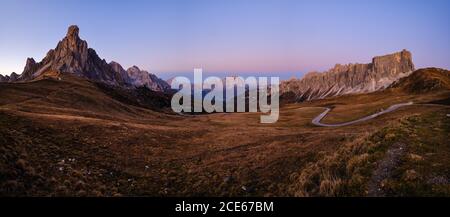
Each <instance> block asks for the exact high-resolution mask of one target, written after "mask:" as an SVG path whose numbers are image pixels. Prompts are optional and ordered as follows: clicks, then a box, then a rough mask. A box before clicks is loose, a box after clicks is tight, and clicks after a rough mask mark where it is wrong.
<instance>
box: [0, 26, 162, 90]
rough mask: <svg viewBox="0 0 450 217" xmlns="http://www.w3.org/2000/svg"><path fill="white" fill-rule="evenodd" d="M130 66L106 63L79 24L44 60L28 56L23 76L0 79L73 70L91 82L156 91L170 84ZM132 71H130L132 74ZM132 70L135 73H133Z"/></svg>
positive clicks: (25, 78)
mask: <svg viewBox="0 0 450 217" xmlns="http://www.w3.org/2000/svg"><path fill="white" fill-rule="evenodd" d="M135 68H137V67H131V68H130V69H129V70H127V71H125V70H124V69H123V68H122V66H121V65H120V64H119V63H116V62H111V63H109V64H108V63H107V62H106V61H105V60H104V59H101V58H100V57H99V56H98V55H97V53H96V51H95V50H94V49H92V48H89V47H88V44H87V42H86V41H84V40H82V39H80V37H79V28H78V26H75V25H73V26H70V27H69V29H68V31H67V35H66V36H65V37H64V38H63V39H62V40H61V41H60V42H59V43H58V45H57V46H56V48H55V49H51V50H50V51H48V53H47V55H46V56H45V57H44V59H42V61H41V62H36V61H35V60H34V59H33V58H28V59H27V61H26V64H25V67H24V70H23V72H22V74H21V75H18V76H17V75H16V74H12V75H11V76H5V77H3V78H0V81H3V82H24V81H31V80H35V79H40V78H42V77H46V76H49V75H50V74H51V75H52V76H54V75H58V74H59V73H71V74H74V75H77V76H80V77H84V78H87V79H89V80H92V81H96V82H101V83H105V84H108V85H114V86H122V87H141V86H147V87H148V88H149V89H151V90H154V91H164V90H166V89H168V87H169V85H168V84H167V83H166V82H165V81H163V80H161V79H159V78H157V77H156V76H155V75H153V74H150V73H148V72H146V71H141V70H139V68H137V69H138V71H136V70H135ZM129 72H130V73H129ZM131 72H132V73H131Z"/></svg>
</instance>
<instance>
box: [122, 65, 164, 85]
mask: <svg viewBox="0 0 450 217" xmlns="http://www.w3.org/2000/svg"><path fill="white" fill-rule="evenodd" d="M127 75H128V78H129V80H130V82H131V83H132V84H133V85H134V86H136V87H139V86H146V87H148V88H149V89H151V90H157V91H164V90H168V89H170V86H169V84H167V82H165V81H164V80H162V79H160V78H158V77H156V75H153V74H150V73H148V72H147V71H144V70H141V69H139V68H138V67H137V66H132V67H130V68H129V69H127Z"/></svg>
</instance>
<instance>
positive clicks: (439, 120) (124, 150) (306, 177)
mask: <svg viewBox="0 0 450 217" xmlns="http://www.w3.org/2000/svg"><path fill="white" fill-rule="evenodd" d="M39 82H41V83H37V82H33V83H28V84H19V85H2V86H0V95H1V96H7V97H2V98H1V99H0V132H1V133H0V156H2V158H1V159H0V168H1V169H0V172H1V176H0V177H1V179H0V189H1V192H0V194H1V195H106V196H110V195H153V196H167V195H169V196H170V195H171V196H192V195H208V196H212V195H214V196H252V195H253V196H286V195H360V196H362V195H367V194H368V192H367V191H368V185H369V183H370V182H371V180H372V177H373V173H374V169H375V168H376V167H377V165H379V162H380V161H381V160H383V159H384V158H385V155H386V152H387V151H388V150H389V148H391V147H392V146H393V144H396V143H398V142H402V144H405V147H406V148H407V152H406V153H405V154H404V155H402V158H401V159H402V161H401V164H399V165H396V167H395V168H396V170H394V171H392V172H391V173H392V174H389V178H388V179H387V180H386V181H384V182H383V183H382V184H383V186H384V187H383V193H384V194H385V195H415V194H419V195H442V194H444V195H448V188H447V187H448V178H449V177H448V175H447V174H449V173H448V166H447V165H449V164H448V156H449V152H450V150H448V144H447V141H448V123H449V119H448V118H446V116H445V115H446V114H448V113H450V111H449V109H448V108H445V107H442V106H419V105H417V106H411V107H407V108H402V109H399V110H398V111H395V112H393V113H390V114H386V115H384V116H381V117H378V118H376V119H374V120H371V121H368V122H365V123H361V124H357V125H354V126H347V127H342V128H322V127H316V126H313V125H311V124H310V121H311V119H312V118H313V117H314V116H316V115H317V114H319V113H320V112H321V111H322V110H323V109H321V108H314V106H329V105H334V106H335V109H334V110H333V111H332V113H331V115H330V117H329V118H330V119H329V120H327V121H330V122H332V121H342V120H352V119H356V118H359V117H360V116H363V115H365V113H370V112H369V111H372V110H377V109H378V108H381V107H384V106H389V105H390V104H392V103H394V102H403V101H404V100H405V99H408V100H409V99H411V100H414V101H415V102H428V101H436V100H441V99H445V98H446V97H448V92H445V91H444V92H435V91H433V92H430V93H421V94H406V93H402V92H400V91H393V92H392V93H391V94H380V93H375V94H363V95H356V96H343V97H339V98H333V99H326V100H320V101H315V102H309V103H302V104H290V105H286V106H285V107H283V108H282V109H281V115H280V120H279V121H278V122H277V123H276V124H273V125H264V124H259V115H260V114H211V115H201V116H183V117H182V116H174V115H168V114H163V113H159V112H154V111H151V110H148V109H144V108H140V107H137V106H129V105H126V104H124V103H122V102H120V101H117V100H115V99H114V98H111V97H110V96H108V95H106V94H105V93H104V92H103V91H100V90H99V89H98V87H96V86H94V85H92V84H91V83H89V82H85V81H82V80H75V81H70V82H66V81H65V80H64V79H63V81H54V80H41V81H39ZM43 82H44V83H43ZM355 102H358V104H355ZM433 120H434V121H433ZM416 121H417V122H416ZM411 135H417V136H411ZM430 138H432V139H430ZM416 155H417V156H416ZM72 159H75V160H72ZM409 159H413V160H414V161H410V160H409ZM420 159H423V160H420ZM63 160H64V161H63ZM417 160H418V161H417ZM442 162H444V163H442ZM61 168H62V169H61ZM408 171H409V172H408ZM406 173H407V174H406ZM405 174H406V175H405ZM405 176H407V177H408V178H407V180H408V181H407V180H405V179H404V177H405ZM446 181H447V184H446V185H445V184H444V185H443V184H442V183H446ZM428 183H432V184H428ZM433 183H435V184H433ZM375 184H381V183H375ZM442 186H443V187H442Z"/></svg>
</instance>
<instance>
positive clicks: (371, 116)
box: [311, 102, 413, 127]
mask: <svg viewBox="0 0 450 217" xmlns="http://www.w3.org/2000/svg"><path fill="white" fill-rule="evenodd" d="M412 104H413V102H408V103H400V104H395V105H392V106H391V107H389V108H387V109H386V110H383V111H381V112H377V113H375V114H372V115H369V116H366V117H363V118H360V119H358V120H354V121H349V122H344V123H338V124H323V123H320V121H321V120H322V119H323V118H324V117H325V115H327V113H328V112H329V111H330V110H331V109H330V108H326V110H325V111H324V112H322V113H321V114H320V115H318V116H317V117H315V118H314V119H313V120H312V121H311V123H312V124H314V125H316V126H321V127H343V126H348V125H351V124H356V123H359V122H363V121H367V120H370V119H373V118H376V117H378V116H380V115H382V114H386V113H389V112H392V111H395V110H397V109H398V108H400V107H403V106H408V105H412Z"/></svg>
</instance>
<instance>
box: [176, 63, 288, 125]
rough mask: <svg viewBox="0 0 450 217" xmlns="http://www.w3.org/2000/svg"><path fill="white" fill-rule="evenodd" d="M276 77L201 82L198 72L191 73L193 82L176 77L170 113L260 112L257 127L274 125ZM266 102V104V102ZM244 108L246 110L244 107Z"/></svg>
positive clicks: (277, 87) (218, 79)
mask: <svg viewBox="0 0 450 217" xmlns="http://www.w3.org/2000/svg"><path fill="white" fill-rule="evenodd" d="M279 85H280V79H279V77H270V81H269V80H268V78H267V77H258V78H256V77H247V78H245V79H244V78H242V77H226V78H225V81H223V80H222V79H220V78H219V77H215V76H211V77H207V78H206V79H205V80H203V73H202V69H194V82H193V83H191V81H190V80H189V79H188V78H186V77H181V76H179V77H176V78H174V79H173V80H172V83H171V88H172V89H177V90H179V91H178V92H177V93H175V95H174V96H173V97H172V102H171V106H172V110H173V111H174V112H177V113H181V112H187V113H191V112H198V113H200V112H206V113H212V112H246V111H248V112H261V113H263V114H262V115H261V119H260V122H261V123H275V122H277V121H278V117H279V104H280V103H279ZM269 99H270V101H269ZM246 105H248V106H246Z"/></svg>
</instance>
